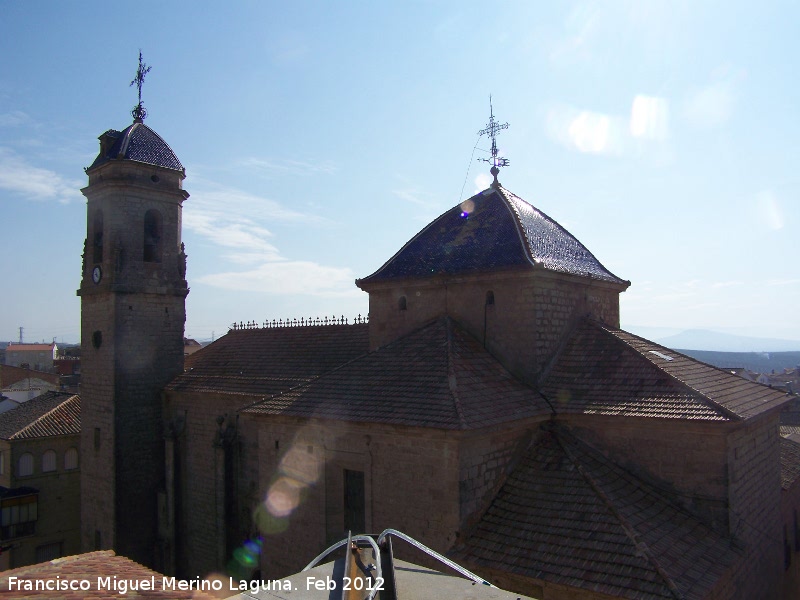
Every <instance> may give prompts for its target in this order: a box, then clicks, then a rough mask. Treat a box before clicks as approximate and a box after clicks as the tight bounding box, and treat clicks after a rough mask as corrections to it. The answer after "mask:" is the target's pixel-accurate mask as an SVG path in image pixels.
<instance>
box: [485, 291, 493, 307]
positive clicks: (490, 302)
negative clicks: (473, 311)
mask: <svg viewBox="0 0 800 600" xmlns="http://www.w3.org/2000/svg"><path fill="white" fill-rule="evenodd" d="M486 306H494V292H493V291H491V290H489V291H488V292H486Z"/></svg>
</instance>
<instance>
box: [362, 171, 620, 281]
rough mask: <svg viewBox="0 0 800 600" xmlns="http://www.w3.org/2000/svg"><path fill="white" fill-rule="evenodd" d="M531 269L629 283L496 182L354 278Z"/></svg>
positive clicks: (574, 239) (565, 231) (546, 217)
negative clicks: (365, 274)
mask: <svg viewBox="0 0 800 600" xmlns="http://www.w3.org/2000/svg"><path fill="white" fill-rule="evenodd" d="M533 268H544V269H547V270H551V271H556V272H561V273H568V274H571V275H580V276H583V277H589V278H592V279H600V280H603V281H609V282H613V283H617V284H620V285H624V286H625V287H627V286H628V285H629V282H627V281H624V280H622V279H620V278H619V277H617V276H616V275H614V274H612V273H611V272H610V271H608V270H607V269H606V268H605V267H604V266H603V265H601V264H600V262H599V261H598V260H597V259H596V258H595V257H594V256H593V255H592V253H591V252H589V251H588V250H587V249H586V247H585V246H584V245H583V244H581V243H580V242H579V241H578V240H577V239H576V238H575V237H574V236H573V235H572V234H570V233H569V232H568V231H567V230H566V229H564V228H563V227H561V226H560V225H559V224H558V223H556V222H555V221H554V220H553V219H551V218H550V217H548V216H547V215H546V214H544V213H543V212H541V211H539V210H538V209H536V208H534V207H533V206H531V205H530V204H528V203H527V202H525V201H524V200H522V199H521V198H519V197H518V196H516V195H514V194H512V193H511V192H509V191H508V190H506V189H504V188H503V187H500V186H498V187H491V188H489V189H487V190H484V191H483V192H480V193H478V194H476V195H475V196H473V197H472V198H470V199H469V200H465V201H464V202H462V203H461V204H459V205H458V206H455V207H453V208H452V209H450V210H449V211H447V212H446V213H444V214H443V215H441V216H440V217H438V218H437V219H436V220H434V221H433V222H432V223H430V224H429V225H428V226H427V227H425V229H423V230H422V231H420V232H419V233H418V234H417V235H416V236H414V238H412V239H411V241H409V242H408V243H407V244H406V245H405V246H403V248H401V249H400V251H399V252H398V253H397V254H395V255H394V256H393V257H392V258H391V259H389V261H388V262H387V263H386V264H384V265H383V266H382V267H381V268H380V269H378V270H377V271H376V272H375V273H373V274H372V275H370V276H368V277H365V278H364V279H361V280H359V281H358V282H357V283H358V284H360V283H362V282H363V283H369V282H374V281H383V280H390V279H395V278H408V277H413V278H417V277H430V276H434V275H440V274H449V275H456V274H466V273H471V272H480V271H488V270H498V269H533Z"/></svg>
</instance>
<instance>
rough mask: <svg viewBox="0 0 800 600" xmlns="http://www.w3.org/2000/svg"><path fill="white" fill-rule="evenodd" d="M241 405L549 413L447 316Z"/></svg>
mask: <svg viewBox="0 0 800 600" xmlns="http://www.w3.org/2000/svg"><path fill="white" fill-rule="evenodd" d="M243 412H245V413H251V414H273V415H274V414H282V415H294V416H301V417H314V418H321V419H338V420H343V421H359V422H372V423H388V424H398V425H405V426H411V427H429V428H437V429H473V428H480V427H487V426H490V425H496V424H499V423H503V422H506V421H511V420H517V419H524V418H527V417H533V416H538V415H550V414H552V411H551V409H550V407H549V406H548V405H547V402H546V401H545V400H544V399H543V398H542V397H541V395H540V394H539V393H538V392H536V391H534V390H532V389H531V388H530V387H528V386H526V385H524V384H522V383H520V382H519V381H518V380H517V379H515V378H514V377H513V376H512V375H511V374H510V373H509V372H508V371H507V370H506V369H505V368H504V367H503V366H502V365H501V364H500V363H499V362H498V361H497V360H495V359H494V358H493V357H492V356H491V355H490V354H489V353H488V352H487V351H486V350H485V349H484V348H483V346H482V345H481V344H480V343H479V342H478V341H477V340H476V339H475V338H473V337H472V336H470V335H469V334H468V333H466V332H465V331H464V330H463V329H461V328H460V327H459V326H458V325H457V324H456V323H454V322H453V321H452V320H450V319H447V318H443V319H439V320H437V321H434V322H432V323H430V324H429V325H427V326H425V327H422V328H421V329H419V330H417V331H415V332H413V333H411V334H409V335H407V336H405V337H403V338H400V339H399V340H396V341H394V342H392V343H390V344H387V345H386V346H383V347H381V348H379V349H378V350H376V351H374V352H371V353H369V354H367V355H365V356H362V357H360V358H358V359H356V360H353V361H351V362H349V363H346V364H344V365H343V366H341V367H339V368H338V369H335V370H333V371H331V372H330V373H327V374H326V375H323V376H321V377H319V378H317V379H314V380H312V381H310V382H309V383H306V384H303V385H301V386H298V387H297V388H294V389H292V390H290V391H289V392H286V393H284V394H281V395H278V396H274V397H272V398H269V399H266V400H264V401H261V402H258V403H257V404H255V405H253V406H251V407H249V408H246V409H244V411H243Z"/></svg>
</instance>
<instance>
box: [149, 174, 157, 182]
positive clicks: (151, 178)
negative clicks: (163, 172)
mask: <svg viewBox="0 0 800 600" xmlns="http://www.w3.org/2000/svg"><path fill="white" fill-rule="evenodd" d="M150 181H152V182H153V183H158V175H151V176H150Z"/></svg>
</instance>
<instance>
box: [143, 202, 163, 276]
mask: <svg viewBox="0 0 800 600" xmlns="http://www.w3.org/2000/svg"><path fill="white" fill-rule="evenodd" d="M161 235H162V231H161V213H160V212H158V211H157V210H153V209H150V210H148V211H147V212H146V213H145V214H144V256H143V260H144V262H156V263H158V262H161Z"/></svg>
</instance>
